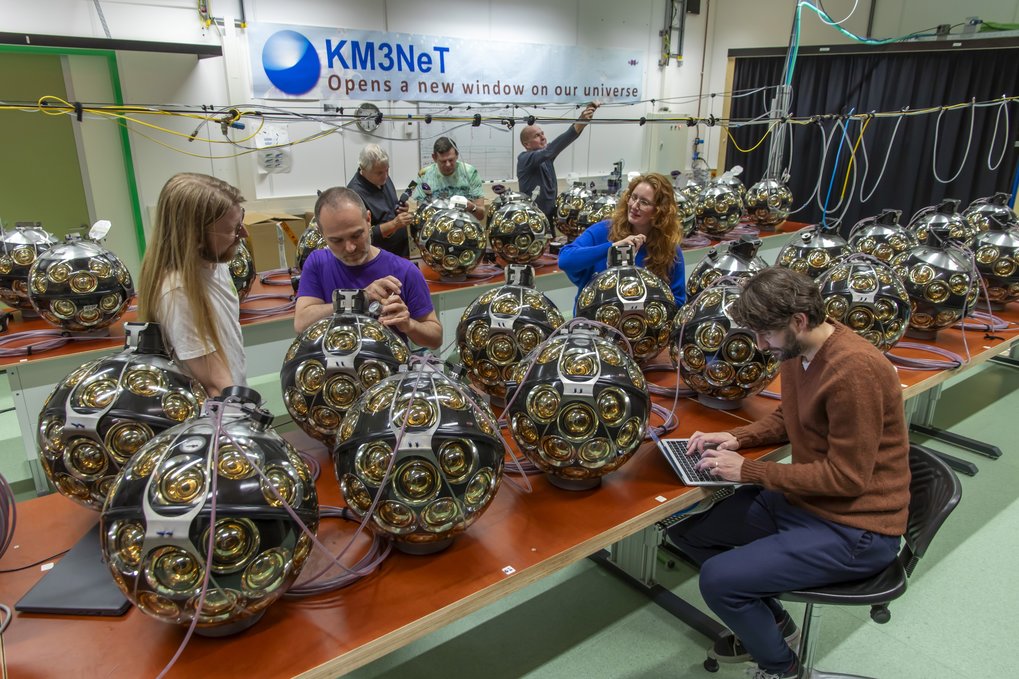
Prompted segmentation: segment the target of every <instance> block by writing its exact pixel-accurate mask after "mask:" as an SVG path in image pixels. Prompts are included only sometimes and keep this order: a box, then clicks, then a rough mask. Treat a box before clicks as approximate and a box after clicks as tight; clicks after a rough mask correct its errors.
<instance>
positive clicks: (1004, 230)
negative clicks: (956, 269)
mask: <svg viewBox="0 0 1019 679" xmlns="http://www.w3.org/2000/svg"><path fill="white" fill-rule="evenodd" d="M1006 219H1007V218H1006ZM986 222H987V230H986V231H981V232H980V233H978V234H977V236H976V239H975V240H974V242H973V253H974V258H975V259H976V263H977V271H979V272H980V276H981V277H982V278H983V279H984V285H986V286H987V299H988V301H989V302H990V304H991V308H992V309H997V310H1001V309H1003V308H1004V307H1005V305H1006V304H1008V303H1009V302H1014V301H1015V300H1017V299H1019V228H1014V227H1011V225H1010V220H1009V221H1006V220H1002V219H1000V218H999V216H998V215H988V216H987V218H986Z"/></svg>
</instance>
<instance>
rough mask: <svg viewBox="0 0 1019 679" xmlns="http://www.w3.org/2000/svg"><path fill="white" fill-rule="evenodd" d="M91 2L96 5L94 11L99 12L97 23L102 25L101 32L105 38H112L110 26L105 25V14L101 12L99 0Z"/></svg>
mask: <svg viewBox="0 0 1019 679" xmlns="http://www.w3.org/2000/svg"><path fill="white" fill-rule="evenodd" d="M92 4H93V5H95V6H96V13H97V14H99V23H101V24H102V25H103V32H104V33H106V37H107V38H112V37H113V36H112V35H110V27H109V26H107V25H106V15H105V14H103V8H102V7H101V6H100V5H99V0H92Z"/></svg>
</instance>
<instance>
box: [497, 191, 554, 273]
mask: <svg viewBox="0 0 1019 679" xmlns="http://www.w3.org/2000/svg"><path fill="white" fill-rule="evenodd" d="M505 195H506V194H505V193H504V194H503V195H502V196H500V198H502V197H503V196H505ZM515 195H520V196H522V195H523V194H515ZM488 239H489V241H490V242H491V243H492V249H493V250H494V251H495V254H497V255H498V256H499V257H501V258H502V259H503V260H504V261H506V262H510V263H511V264H530V263H531V262H534V261H536V260H537V259H539V258H540V257H541V256H542V255H543V254H544V253H545V248H546V247H547V246H548V242H549V241H550V240H551V239H552V236H551V234H550V230H549V227H548V217H546V216H545V214H544V213H543V212H542V211H541V210H539V209H538V207H537V206H536V205H535V204H534V203H532V202H531V201H530V199H527V198H526V197H524V200H518V201H510V202H506V203H503V204H502V205H499V206H497V207H495V208H494V209H493V210H492V213H491V217H490V221H489V227H488Z"/></svg>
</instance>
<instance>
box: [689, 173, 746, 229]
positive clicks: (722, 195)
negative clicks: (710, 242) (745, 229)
mask: <svg viewBox="0 0 1019 679" xmlns="http://www.w3.org/2000/svg"><path fill="white" fill-rule="evenodd" d="M742 215H743V201H742V199H741V198H740V197H739V193H737V192H736V191H735V190H734V189H733V188H732V187H731V186H727V185H725V184H719V183H716V182H712V183H710V184H708V185H707V186H706V187H705V188H704V190H703V191H701V192H700V193H699V194H698V195H697V202H696V220H697V228H698V229H700V230H701V231H703V232H704V233H706V234H707V235H709V236H712V237H714V238H720V237H722V236H724V235H725V234H727V233H729V232H730V231H732V230H733V229H734V228H736V225H737V224H739V218H740V217H741V216H742Z"/></svg>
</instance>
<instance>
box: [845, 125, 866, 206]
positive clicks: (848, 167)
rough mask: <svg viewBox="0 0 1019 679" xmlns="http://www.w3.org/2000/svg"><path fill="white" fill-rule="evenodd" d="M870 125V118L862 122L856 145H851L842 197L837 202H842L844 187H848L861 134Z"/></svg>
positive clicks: (861, 137)
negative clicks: (851, 149)
mask: <svg viewBox="0 0 1019 679" xmlns="http://www.w3.org/2000/svg"><path fill="white" fill-rule="evenodd" d="M868 125H870V118H867V119H866V120H864V121H863V126H862V127H861V128H860V136H859V137H857V138H856V143H855V144H853V152H852V153H851V154H850V156H849V165H848V166H847V167H846V179H845V181H844V182H842V195H841V196H839V202H840V203H841V202H842V198H843V197H845V195H846V187H847V186H849V173H850V172H852V171H853V161H855V160H856V149H858V148H860V140H862V139H863V133H864V132H866V131H867V126H868Z"/></svg>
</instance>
